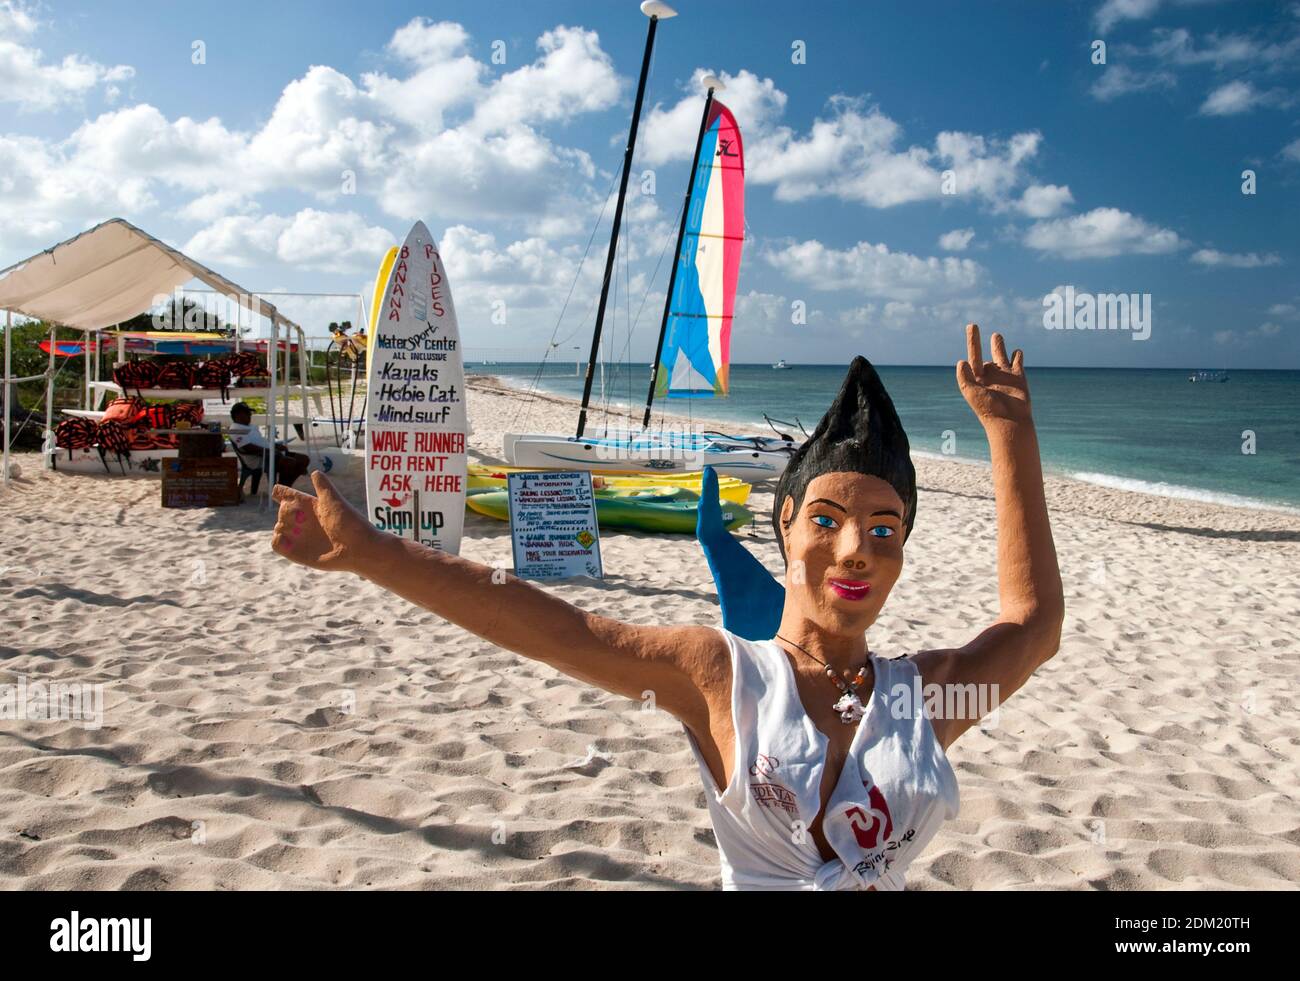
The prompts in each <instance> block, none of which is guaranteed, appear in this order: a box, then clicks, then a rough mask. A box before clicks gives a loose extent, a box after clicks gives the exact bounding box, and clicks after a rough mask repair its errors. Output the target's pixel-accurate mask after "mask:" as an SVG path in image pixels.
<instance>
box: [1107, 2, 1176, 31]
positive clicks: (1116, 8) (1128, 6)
mask: <svg viewBox="0 0 1300 981" xmlns="http://www.w3.org/2000/svg"><path fill="white" fill-rule="evenodd" d="M1159 9H1160V0H1106V2H1105V3H1103V4H1102V5H1101V6H1100V7H1098V8H1097V13H1096V14H1095V15H1094V19H1095V20H1096V22H1097V27H1098V28H1100V29H1101V30H1103V31H1109V30H1110V29H1111V28H1112V27H1114V26H1115V25H1116V24H1118V23H1120V22H1121V21H1126V20H1143V19H1145V18H1147V17H1150V16H1151V15H1152V14H1154V13H1155V12H1156V11H1157V10H1159Z"/></svg>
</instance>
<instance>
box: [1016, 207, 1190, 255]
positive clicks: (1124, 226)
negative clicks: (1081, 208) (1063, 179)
mask: <svg viewBox="0 0 1300 981" xmlns="http://www.w3.org/2000/svg"><path fill="white" fill-rule="evenodd" d="M1183 244H1184V243H1183V241H1182V239H1180V238H1179V237H1178V235H1177V233H1175V232H1173V231H1171V230H1170V229H1168V228H1160V227H1158V226H1156V225H1152V224H1150V223H1149V222H1146V221H1144V220H1143V219H1141V218H1138V217H1137V216H1135V215H1132V214H1130V213H1129V212H1127V211H1121V210H1119V209H1118V208H1094V209H1093V210H1092V211H1089V212H1087V213H1086V214H1082V215H1074V216H1072V217H1070V218H1056V219H1053V220H1051V221H1039V222H1035V223H1034V224H1033V225H1031V226H1030V228H1029V230H1028V231H1027V232H1026V233H1025V245H1027V246H1029V247H1030V248H1031V249H1037V250H1038V251H1040V252H1048V253H1052V254H1054V255H1059V256H1062V257H1063V258H1066V259H1104V258H1108V257H1110V256H1117V255H1161V254H1164V253H1168V252H1174V251H1176V250H1177V249H1180V248H1182V246H1183Z"/></svg>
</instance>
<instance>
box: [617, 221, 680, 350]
mask: <svg viewBox="0 0 1300 981" xmlns="http://www.w3.org/2000/svg"><path fill="white" fill-rule="evenodd" d="M684 206H685V202H683V203H682V204H679V205H678V206H677V214H676V215H674V216H673V225H676V224H677V223H678V222H679V221H680V220H681V217H682V208H683V207H684ZM672 241H673V236H672V234H671V233H670V234H669V235H667V236H665V237H664V247H663V248H662V249H661V250H660V252H659V259H658V261H656V262H655V268H654V272H653V273H651V275H650V282H648V283H647V284H646V288H645V292H644V293H642V294H641V305H640V306H639V307H637V311H636V320H635V321H634V322H633V325H632V329H633V330H635V329H636V325H637V324H639V323H640V322H641V314H642V313H644V312H645V304H646V300H647V299H649V298H650V290H651V289H653V287H654V284H655V280H657V279H658V278H659V267H660V266H662V265H663V261H664V256H665V255H667V254H668V245H669V243H671V242H672ZM631 344H632V338H631V336H629V337H628V339H627V346H626V347H625V348H624V350H623V354H624V355H626V354H627V353H628V348H630V347H631ZM650 367H651V368H653V367H654V365H653V364H651V365H650Z"/></svg>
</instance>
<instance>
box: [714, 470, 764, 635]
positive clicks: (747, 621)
mask: <svg viewBox="0 0 1300 981" xmlns="http://www.w3.org/2000/svg"><path fill="white" fill-rule="evenodd" d="M695 537H696V538H697V539H698V540H699V542H700V546H701V547H702V548H703V549H704V558H705V559H707V560H708V563H709V572H711V573H712V574H713V584H714V585H715V586H716V587H717V590H718V601H719V602H720V603H721V604H722V626H723V627H724V628H725V629H726V630H729V631H730V632H731V633H733V634H736V635H737V636H738V637H744V638H745V639H746V640H771V639H772V638H773V637H775V636H776V631H777V628H778V627H779V626H780V625H781V610H782V608H783V607H784V606H785V587H784V586H782V585H781V584H780V583H779V582H777V581H776V580H775V579H774V578H772V574H771V573H770V572H768V571H767V569H766V568H764V566H763V563H762V562H759V561H758V559H756V558H754V556H752V555H750V554H749V551H748V550H747V549H746V548H745V546H744V545H742V544H740V542H738V541H736V539H734V538H732V537H731V532H729V531H727V529H726V527H725V526H724V525H723V523H722V504H721V501H720V500H719V497H718V475H717V473H716V472H715V471H714V469H713V468H712V467H705V468H704V480H703V482H702V484H701V486H700V503H699V509H698V514H697V517H696V520H695Z"/></svg>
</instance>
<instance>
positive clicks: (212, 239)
mask: <svg viewBox="0 0 1300 981" xmlns="http://www.w3.org/2000/svg"><path fill="white" fill-rule="evenodd" d="M396 241H397V240H396V238H395V237H394V236H393V235H392V233H390V232H389V231H387V230H386V229H383V228H379V227H377V226H375V225H369V224H367V223H366V220H365V219H364V218H363V217H362V216H361V215H359V214H357V213H356V212H352V211H348V212H325V211H317V210H315V209H314V208H306V209H304V210H302V211H299V212H298V213H297V214H294V215H289V216H284V215H263V216H262V217H258V218H254V217H248V216H244V215H238V216H232V217H227V218H219V219H218V220H217V221H215V222H213V223H212V224H211V225H209V226H207V227H206V228H204V229H202V230H200V231H199V232H197V233H196V234H195V235H194V236H193V237H192V238H191V239H190V240H189V241H188V242H187V243H185V245H184V246H183V247H182V250H181V251H183V252H186V253H188V254H189V255H192V256H194V257H195V258H196V259H199V260H200V261H203V262H206V263H209V264H212V265H231V266H241V267H253V266H259V265H263V264H265V263H267V262H281V263H284V264H286V265H292V266H299V267H301V268H304V269H317V270H322V271H324V272H336V273H358V272H363V273H368V272H372V271H373V267H374V264H375V261H376V259H377V258H378V257H379V256H382V255H383V254H384V252H385V251H386V250H387V249H388V248H389V247H391V246H392V245H394V244H395V243H396Z"/></svg>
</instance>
